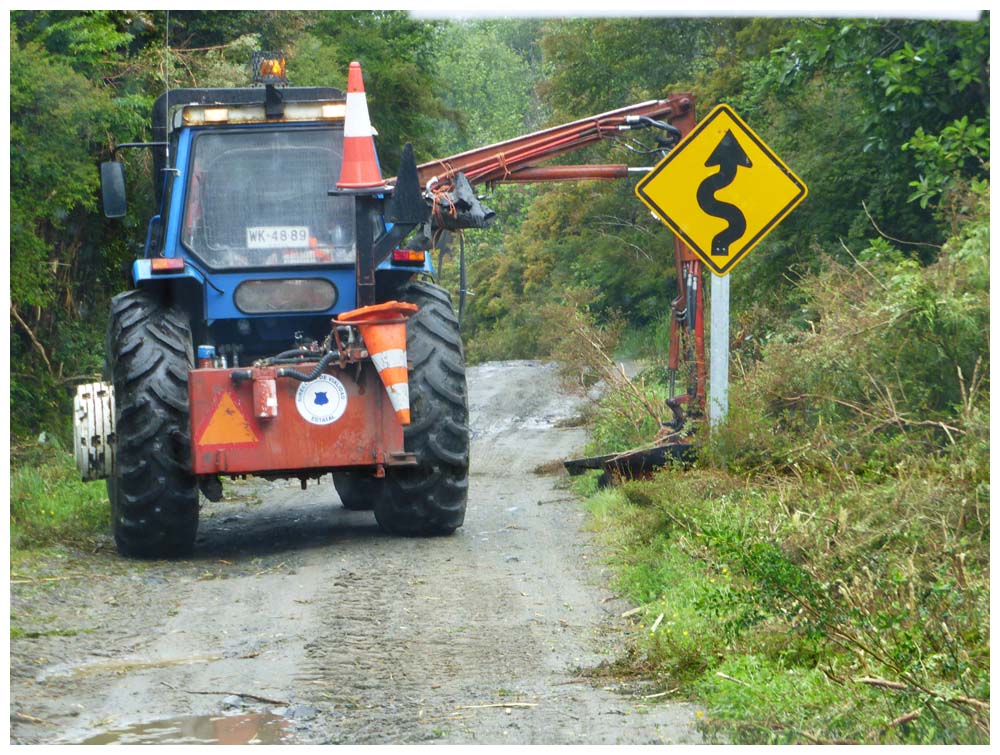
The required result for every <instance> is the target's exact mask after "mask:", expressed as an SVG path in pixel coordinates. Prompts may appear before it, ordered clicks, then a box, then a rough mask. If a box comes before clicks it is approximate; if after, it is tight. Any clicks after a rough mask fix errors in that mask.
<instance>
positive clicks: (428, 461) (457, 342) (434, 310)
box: [375, 281, 469, 535]
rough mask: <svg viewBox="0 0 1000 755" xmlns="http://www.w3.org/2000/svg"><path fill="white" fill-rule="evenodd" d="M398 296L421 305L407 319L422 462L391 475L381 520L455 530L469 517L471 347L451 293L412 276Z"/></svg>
mask: <svg viewBox="0 0 1000 755" xmlns="http://www.w3.org/2000/svg"><path fill="white" fill-rule="evenodd" d="M398 298H399V299H401V300H403V301H407V302H411V303H413V304H416V305H417V306H418V307H420V309H419V311H418V312H417V313H416V314H414V315H413V316H412V317H410V318H409V320H407V323H406V353H407V358H408V359H409V360H410V361H411V362H412V364H413V367H412V369H411V370H410V379H409V384H410V386H409V387H410V414H411V418H412V422H411V423H410V424H409V425H408V426H407V427H405V428H404V442H405V448H406V450H407V451H409V452H410V453H413V454H414V455H415V456H416V457H417V467H416V468H412V469H404V468H397V469H394V470H392V471H391V473H389V474H388V475H387V476H386V480H387V490H386V494H385V495H382V496H379V497H378V498H376V499H375V518H376V520H378V523H379V525H380V526H381V527H382V528H383V529H384V530H386V531H387V532H390V533H393V534H396V535H450V534H451V533H452V532H454V531H455V530H456V529H458V528H459V527H461V526H462V523H463V522H464V521H465V507H466V501H467V498H468V492H469V407H468V399H467V389H466V383H465V353H464V351H463V349H462V337H461V334H460V332H459V327H458V318H457V317H455V310H454V309H453V308H452V305H451V297H450V296H449V295H448V292H447V291H446V290H445V289H443V288H441V287H440V286H436V285H434V284H431V283H425V282H422V281H411V282H409V283H407V284H406V285H405V286H404V287H403V288H402V290H401V291H400V292H399V296H398Z"/></svg>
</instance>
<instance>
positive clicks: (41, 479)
mask: <svg viewBox="0 0 1000 755" xmlns="http://www.w3.org/2000/svg"><path fill="white" fill-rule="evenodd" d="M11 461H12V465H11V466H12V469H11V476H10V541H11V548H13V549H15V550H32V549H36V548H43V547H46V546H49V545H55V544H58V543H62V544H66V543H70V544H74V543H75V544H87V543H89V542H91V541H92V540H93V538H94V537H95V536H97V535H98V534H100V533H103V532H105V531H106V530H107V529H108V499H107V492H106V491H105V486H104V483H103V482H88V483H84V482H80V473H79V472H78V471H77V469H76V463H75V461H74V460H73V455H72V454H71V453H67V452H66V451H65V450H63V448H62V446H61V444H60V443H59V442H58V440H56V439H51V438H50V439H48V440H47V441H46V442H44V443H31V444H24V445H21V446H20V447H16V448H15V449H13V454H12V459H11Z"/></svg>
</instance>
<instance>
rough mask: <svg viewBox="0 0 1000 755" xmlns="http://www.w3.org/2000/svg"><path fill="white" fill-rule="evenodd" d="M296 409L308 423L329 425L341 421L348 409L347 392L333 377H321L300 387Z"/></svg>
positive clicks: (296, 397)
mask: <svg viewBox="0 0 1000 755" xmlns="http://www.w3.org/2000/svg"><path fill="white" fill-rule="evenodd" d="M295 408H296V409H298V410H299V414H300V415H302V419H304V420H305V421H306V422H309V423H311V424H313V425H329V424H330V423H331V422H336V421H337V420H338V419H340V418H341V417H342V416H343V414H344V411H345V410H346V409H347V390H346V389H345V388H344V384H343V383H341V382H340V381H339V380H337V378H335V377H333V375H320V376H319V377H318V378H316V379H315V380H313V381H312V382H309V383H302V385H300V386H299V390H298V391H297V392H296V394H295Z"/></svg>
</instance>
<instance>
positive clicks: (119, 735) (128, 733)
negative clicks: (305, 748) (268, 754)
mask: <svg viewBox="0 0 1000 755" xmlns="http://www.w3.org/2000/svg"><path fill="white" fill-rule="evenodd" d="M291 728H292V722H291V721H289V720H288V719H287V718H282V717H281V716H276V715H274V714H271V713H250V714H241V715H231V716H227V715H223V714H221V713H220V714H217V715H213V716H182V717H179V718H171V719H167V720H164V721H153V722H151V723H144V724H133V725H131V726H126V727H123V728H120V729H109V730H108V731H104V732H101V733H100V734H93V735H90V736H88V737H86V738H85V739H78V740H76V741H75V742H74V744H84V745H116V744H117V745H154V744H157V745H162V744H177V745H192V744H197V745H256V744H260V745H277V744H293V743H294V742H295V738H294V736H293V734H292V731H291Z"/></svg>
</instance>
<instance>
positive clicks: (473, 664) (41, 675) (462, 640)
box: [10, 362, 701, 744]
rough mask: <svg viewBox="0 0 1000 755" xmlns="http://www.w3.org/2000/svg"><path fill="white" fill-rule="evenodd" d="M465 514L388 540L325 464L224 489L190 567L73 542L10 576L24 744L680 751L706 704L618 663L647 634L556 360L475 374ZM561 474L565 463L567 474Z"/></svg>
mask: <svg viewBox="0 0 1000 755" xmlns="http://www.w3.org/2000/svg"><path fill="white" fill-rule="evenodd" d="M469 389H470V410H471V415H472V420H471V421H472V431H473V448H472V476H471V481H470V497H469V509H468V515H467V517H466V523H465V526H464V527H463V528H461V529H460V530H458V532H457V533H455V535H453V536H451V537H445V538H433V539H405V538H395V537H390V536H387V535H384V534H382V533H381V532H380V531H379V529H378V528H377V527H376V525H375V521H374V517H373V516H372V515H371V513H369V512H351V511H347V510H345V509H343V508H342V507H341V506H340V503H339V500H338V498H337V494H336V492H335V491H334V488H333V485H332V484H330V483H329V481H328V479H327V481H325V482H324V483H323V484H321V485H319V486H318V487H317V486H315V485H314V484H310V486H309V489H308V490H306V491H304V492H303V491H301V490H300V489H299V485H298V483H297V482H296V483H286V482H281V483H267V482H260V481H258V482H247V483H240V484H235V485H234V484H227V488H226V492H227V496H226V500H224V501H222V502H220V503H215V504H212V503H207V504H206V505H205V508H204V509H203V510H202V525H201V528H200V531H199V538H198V543H197V547H196V552H195V555H194V557H193V558H191V559H189V560H186V561H178V562H165V561H155V562H135V561H126V560H124V559H120V558H118V557H117V556H116V555H114V553H113V552H112V551H113V548H112V546H111V545H110V541H109V542H108V543H107V544H105V545H103V546H102V547H101V548H100V549H98V550H97V552H95V553H90V554H76V555H72V556H67V557H66V558H64V559H62V560H61V561H59V562H58V563H52V564H46V565H44V567H43V568H42V569H41V570H40V572H39V573H37V574H31V575H15V576H14V577H13V578H12V585H11V613H12V625H13V626H16V627H17V628H18V631H17V632H16V633H15V635H14V636H12V639H11V658H10V662H11V670H10V686H11V690H10V691H11V699H10V712H11V742H17V743H71V742H89V743H171V742H173V743H247V742H251V743H253V742H261V743H295V744H321V743H343V744H347V743H364V744H396V743H416V742H424V743H427V742H440V743H445V744H461V743H479V744H508V743H509V744H573V743H585V744H602V743H603V744H662V743H695V742H700V741H701V737H700V734H699V733H698V730H697V728H696V727H695V724H694V721H695V718H696V717H695V709H694V707H693V706H692V705H690V704H684V703H678V702H664V701H663V698H644V696H645V695H650V694H655V693H658V692H660V691H661V690H659V689H655V688H650V687H648V686H644V685H643V684H641V683H640V682H636V681H634V680H632V681H629V680H623V679H618V678H616V677H615V676H614V675H613V674H611V673H610V672H603V673H595V669H600V668H601V666H602V664H603V663H606V662H608V661H610V660H612V659H613V658H614V656H615V654H616V652H618V650H619V649H620V647H621V644H622V642H623V639H624V636H625V633H626V632H627V631H628V630H629V626H628V625H627V620H625V619H622V618H621V617H620V615H621V613H622V612H623V611H624V610H626V609H627V608H628V605H627V604H625V603H623V602H622V601H621V600H619V599H618V598H616V597H615V596H614V595H613V594H612V593H611V592H610V590H609V586H608V585H609V583H610V576H609V574H608V573H607V571H606V569H605V568H604V566H603V563H602V554H601V553H600V552H599V551H598V550H597V549H596V547H595V546H593V545H592V544H591V543H590V541H589V536H588V534H587V532H586V531H585V529H584V526H585V514H584V512H583V509H582V506H581V504H580V503H579V501H577V500H575V499H574V497H573V496H572V494H571V493H570V492H569V491H568V490H567V489H566V488H565V486H564V484H563V478H560V477H559V476H558V475H554V474H539V473H536V471H535V470H536V469H537V468H538V467H539V466H540V465H543V464H545V463H546V462H551V461H553V460H558V459H561V458H564V457H566V456H570V455H572V453H573V452H574V451H576V450H579V449H580V447H581V446H582V445H583V443H584V442H585V440H586V434H585V430H584V429H582V428H580V427H572V426H569V425H572V424H573V422H572V421H571V420H572V418H573V417H575V416H576V415H577V414H578V412H579V410H580V405H581V402H583V401H586V400H587V399H586V398H585V397H582V396H573V395H568V394H567V393H566V392H565V391H564V390H563V389H562V388H561V387H560V384H559V381H558V378H557V376H556V372H555V369H554V367H553V366H552V365H546V364H541V363H538V362H504V363H489V364H483V365H479V366H477V367H474V368H472V369H470V370H469ZM553 466H554V465H553Z"/></svg>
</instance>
